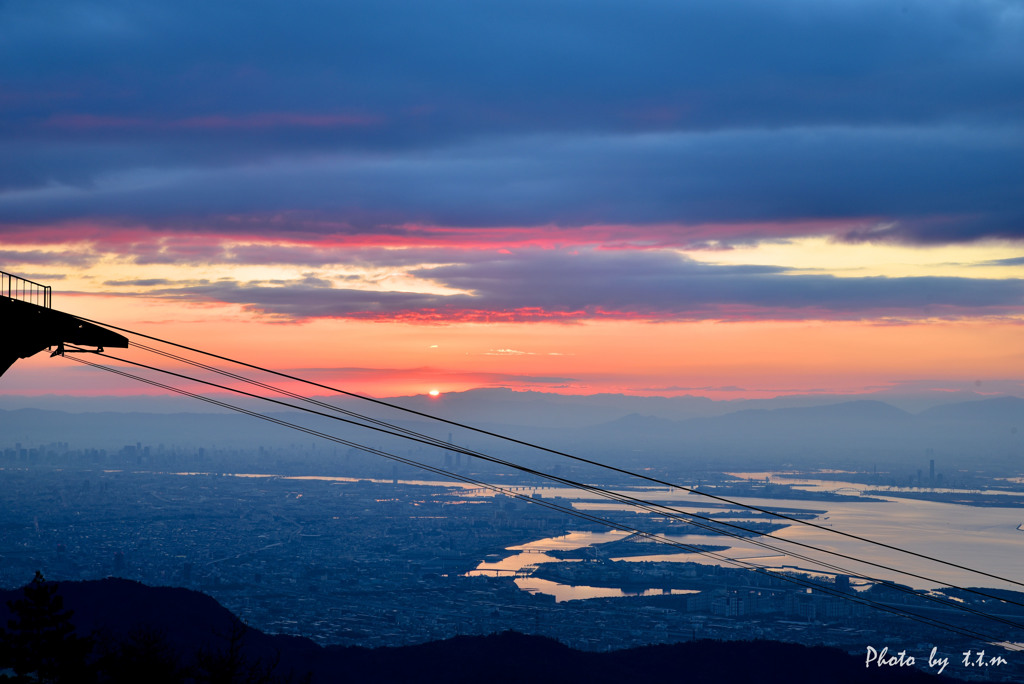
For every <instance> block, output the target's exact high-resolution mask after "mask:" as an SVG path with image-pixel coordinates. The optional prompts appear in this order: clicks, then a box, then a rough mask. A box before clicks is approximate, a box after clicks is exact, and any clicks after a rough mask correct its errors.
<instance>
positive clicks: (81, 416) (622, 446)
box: [0, 390, 1024, 475]
mask: <svg viewBox="0 0 1024 684" xmlns="http://www.w3.org/2000/svg"><path fill="white" fill-rule="evenodd" d="M519 395H520V393H515V392H508V391H495V390H480V391H476V392H473V393H462V394H456V395H453V396H452V395H449V396H445V397H441V398H439V399H436V400H434V399H429V398H427V399H420V398H414V399H415V400H409V399H408V398H406V399H404V400H402V399H400V400H395V401H396V402H398V403H401V404H403V405H406V406H408V407H409V408H413V409H414V410H416V411H420V412H422V413H424V414H427V415H437V416H440V417H443V418H447V419H449V420H452V421H455V422H458V423H464V424H468V425H471V426H474V427H480V428H483V429H486V430H490V431H493V432H496V433H500V434H508V435H511V436H513V437H516V438H517V439H521V440H523V441H527V442H533V443H538V444H541V445H544V446H547V447H550V448H554V449H558V450H562V451H568V452H570V453H575V454H589V455H593V456H598V457H600V458H602V459H604V460H608V461H611V462H614V463H615V464H617V465H640V466H643V467H653V466H678V467H685V466H687V464H691V465H692V464H693V463H701V464H703V465H704V466H705V467H725V468H735V467H748V466H757V467H766V468H772V467H778V466H779V465H780V464H786V465H795V466H798V467H802V466H806V465H808V464H815V465H817V466H818V467H821V466H822V465H825V464H827V465H828V466H829V467H832V466H836V465H840V464H841V465H844V466H849V467H855V468H863V467H870V466H872V464H877V463H880V462H882V463H887V464H895V465H901V466H904V467H910V468H913V469H916V468H927V467H928V462H929V460H930V459H932V458H934V459H936V461H937V467H938V469H939V470H940V471H941V470H943V469H946V468H951V467H953V466H954V465H955V466H956V467H957V468H961V467H963V465H966V464H969V465H971V466H972V467H984V468H997V469H999V470H1005V471H1007V472H1010V473H1011V474H1013V475H1019V474H1020V471H1021V469H1022V468H1024V399H1021V398H1018V397H1012V396H1008V397H997V398H989V399H981V400H973V401H968V402H959V403H949V404H945V405H941V406H936V407H932V408H929V409H927V410H924V411H922V412H920V413H917V414H914V413H910V412H907V411H905V410H903V409H900V408H897V407H894V406H892V405H890V404H888V403H885V402H882V401H878V400H875V399H868V398H854V399H852V400H845V401H842V402H836V403H831V404H821V403H818V404H815V405H810V406H782V407H776V408H751V407H749V406H747V405H746V404H743V405H741V406H743V408H739V409H738V410H734V411H731V412H726V413H722V414H718V415H693V412H694V411H695V410H697V409H700V410H701V411H704V412H706V411H707V410H708V409H707V406H708V404H707V402H709V401H710V400H706V399H697V400H695V401H693V402H690V401H683V400H684V399H686V398H680V399H679V400H678V401H679V402H681V403H674V402H677V400H675V399H665V398H663V397H662V398H649V397H646V398H637V397H624V398H623V397H618V398H617V399H621V400H622V401H621V402H619V401H617V399H616V398H614V397H613V396H612V395H598V396H596V397H585V398H574V397H561V396H559V395H555V396H552V395H540V396H536V393H534V394H527V395H526V396H519ZM613 399H616V400H613ZM691 399H692V398H691ZM251 403H252V400H250V402H249V404H251ZM334 403H335V404H336V405H339V406H342V407H344V408H346V409H349V410H355V411H359V412H366V413H369V414H371V415H374V416H377V417H382V418H384V419H385V420H388V421H390V422H393V423H397V424H399V425H402V426H406V427H412V428H414V429H416V430H418V431H421V432H426V433H429V434H431V435H433V436H435V437H437V438H440V439H446V438H447V435H448V434H449V433H455V434H454V437H453V439H454V440H455V442H456V443H460V444H464V445H469V446H471V447H472V448H476V449H479V450H482V451H485V452H487V451H491V450H495V451H498V452H501V450H503V449H504V450H506V452H505V453H506V455H507V450H509V449H513V447H511V446H509V445H508V444H507V443H499V442H495V441H494V440H490V441H488V440H486V439H485V438H483V437H480V436H479V435H476V434H473V433H468V432H466V431H461V432H460V431H459V429H458V428H456V427H453V426H449V425H445V424H443V423H439V422H430V421H428V420H427V419H426V418H424V417H422V416H416V415H411V414H409V413H402V412H396V411H393V410H383V409H380V408H379V407H377V406H374V405H370V404H366V403H357V402H356V400H354V399H348V400H344V401H336V402H334ZM534 403H536V405H534ZM712 403H713V402H712ZM512 405H515V406H517V407H519V408H516V409H515V410H512V409H509V408H508V407H509V406H512ZM730 405H731V404H730ZM524 407H525V408H524ZM560 407H561V408H560ZM644 407H647V408H652V409H655V412H653V413H652V412H646V411H642V410H641V411H633V410H628V409H633V408H644ZM679 407H682V409H680V408H679ZM258 408H259V410H260V411H263V412H266V411H267V410H268V408H267V406H265V405H264V406H260V407H258ZM270 408H275V407H273V406H271V407H270ZM691 408H693V409H694V411H691V410H690V409H691ZM719 408H721V407H719ZM563 409H564V413H562V411H563ZM669 409H671V410H669ZM677 409H678V410H677ZM538 412H539V413H541V414H543V420H540V419H538V420H536V421H535V422H537V423H540V424H537V425H529V424H526V423H528V421H529V420H532V419H531V418H530V416H531V415H532V414H534V413H538ZM272 415H274V416H277V417H279V418H282V419H285V420H290V421H294V420H296V417H297V416H298V414H297V413H295V412H286V411H283V410H280V409H279V410H277V411H276V412H274V413H273V414H272ZM299 422H301V423H303V424H304V425H309V426H310V427H312V428H313V429H318V430H322V431H325V432H328V433H330V434H342V435H344V436H345V437H346V438H351V439H354V440H355V441H357V442H360V441H361V443H370V444H371V445H379V444H382V443H383V444H384V446H385V447H386V448H397V449H407V448H411V447H410V443H408V442H402V441H400V440H397V439H396V438H391V437H386V436H381V435H380V433H370V432H363V433H360V432H353V430H354V429H353V428H352V427H351V426H347V425H344V424H341V423H337V422H333V421H329V420H328V419H326V418H309V417H302V418H301V419H300V420H299ZM0 435H2V436H3V437H4V438H5V442H6V443H0V449H3V448H6V447H9V446H12V445H13V443H15V442H21V443H23V444H24V445H26V446H29V447H32V446H37V445H38V444H45V443H50V442H53V441H66V442H69V443H70V444H71V445H72V447H75V448H106V449H117V448H120V447H122V446H124V445H132V444H136V443H141V444H143V445H154V446H155V445H157V444H166V445H168V446H175V445H184V446H194V447H209V446H217V447H231V448H234V447H239V448H255V447H257V446H263V445H267V446H275V447H282V448H286V447H287V446H288V445H290V444H294V443H304V444H306V445H308V444H309V443H310V442H311V440H313V441H315V438H314V437H309V436H306V435H302V434H301V433H297V432H294V431H292V430H287V429H284V428H282V427H280V426H278V425H273V424H270V423H266V422H259V421H255V420H253V419H252V418H250V417H246V416H242V415H237V414H227V415H225V414H212V413H141V412H131V413H128V412H102V413H68V412H55V411H46V410H42V409H28V408H26V409H18V410H0ZM382 440H383V442H382ZM387 440H390V441H387ZM520 452H522V449H518V451H517V453H520ZM926 454H927V456H926ZM528 457H530V458H534V459H535V460H534V463H537V462H539V461H538V460H537V459H539V458H540V456H539V455H538V454H535V453H533V452H528ZM545 458H546V457H545Z"/></svg>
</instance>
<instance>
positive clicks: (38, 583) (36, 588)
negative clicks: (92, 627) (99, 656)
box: [0, 570, 95, 684]
mask: <svg viewBox="0 0 1024 684" xmlns="http://www.w3.org/2000/svg"><path fill="white" fill-rule="evenodd" d="M22 593H23V596H22V597H21V598H20V599H17V600H13V601H8V602H7V607H8V608H10V610H11V618H10V620H8V622H7V629H0V644H2V646H0V666H3V667H8V668H10V669H12V670H14V672H15V675H16V677H15V679H14V681H16V682H54V683H61V682H76V683H77V682H82V683H83V684H85V683H88V682H91V681H94V680H95V673H94V672H93V668H92V667H91V665H90V663H89V655H90V653H91V652H92V648H93V640H92V639H91V638H89V637H81V636H78V635H77V634H76V633H75V627H74V625H73V624H72V622H71V617H72V616H73V615H74V611H71V610H64V599H63V598H61V597H60V596H59V595H58V594H57V584H56V583H55V582H47V581H46V579H45V578H44V577H43V574H42V573H41V572H39V571H38V570H37V571H36V575H35V577H34V578H33V579H32V581H31V582H30V583H29V584H28V585H27V586H26V587H25V588H24V589H23V590H22Z"/></svg>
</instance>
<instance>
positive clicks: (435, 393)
mask: <svg viewBox="0 0 1024 684" xmlns="http://www.w3.org/2000/svg"><path fill="white" fill-rule="evenodd" d="M427 394H429V395H430V396H432V397H439V396H441V390H436V389H432V390H430V391H429V392H427Z"/></svg>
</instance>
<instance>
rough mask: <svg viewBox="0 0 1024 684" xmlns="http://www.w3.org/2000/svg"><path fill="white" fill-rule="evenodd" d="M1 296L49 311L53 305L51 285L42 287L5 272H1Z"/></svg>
mask: <svg viewBox="0 0 1024 684" xmlns="http://www.w3.org/2000/svg"><path fill="white" fill-rule="evenodd" d="M0 296H4V297H8V298H10V299H18V300H20V301H23V302H28V303H29V304H35V305H36V306H42V307H44V308H47V309H49V308H50V305H51V304H52V299H51V297H52V293H51V292H50V286H49V285H41V284H39V283H37V282H34V281H32V280H27V279H25V278H20V277H18V276H16V275H11V274H10V273H4V272H3V271H0Z"/></svg>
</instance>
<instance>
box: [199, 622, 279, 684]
mask: <svg viewBox="0 0 1024 684" xmlns="http://www.w3.org/2000/svg"><path fill="white" fill-rule="evenodd" d="M248 629H249V628H248V626H246V624H245V623H244V622H240V621H237V622H235V623H233V624H232V626H231V632H230V633H229V634H227V635H223V634H222V635H221V636H222V637H224V638H226V639H227V644H226V645H225V646H224V648H221V649H219V650H208V649H203V650H201V651H200V652H199V653H198V654H197V655H196V666H197V667H196V672H195V680H196V681H197V682H202V683H203V684H279V683H283V682H290V681H292V678H291V677H290V676H289V677H281V676H279V675H277V674H276V670H277V666H278V664H279V662H280V657H281V654H280V652H277V653H275V654H274V659H273V660H272V661H270V662H269V663H264V662H263V661H261V660H259V659H256V660H251V659H249V658H247V657H246V654H245V653H244V650H245V649H244V646H245V633H246V632H247V631H248Z"/></svg>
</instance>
